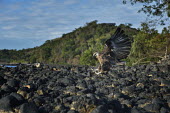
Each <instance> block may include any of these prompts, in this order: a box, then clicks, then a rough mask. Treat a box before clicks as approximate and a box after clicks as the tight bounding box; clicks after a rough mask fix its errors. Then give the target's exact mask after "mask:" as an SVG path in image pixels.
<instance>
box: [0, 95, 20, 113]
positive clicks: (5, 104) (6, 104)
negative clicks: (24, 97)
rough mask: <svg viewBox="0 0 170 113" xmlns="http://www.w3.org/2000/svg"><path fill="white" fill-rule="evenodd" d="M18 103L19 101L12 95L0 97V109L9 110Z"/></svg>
mask: <svg viewBox="0 0 170 113" xmlns="http://www.w3.org/2000/svg"><path fill="white" fill-rule="evenodd" d="M18 103H19V101H18V100H17V99H16V98H15V97H14V96H11V95H9V96H6V97H3V98H1V99H0V110H6V111H11V110H12V108H13V107H15V106H17V105H18Z"/></svg>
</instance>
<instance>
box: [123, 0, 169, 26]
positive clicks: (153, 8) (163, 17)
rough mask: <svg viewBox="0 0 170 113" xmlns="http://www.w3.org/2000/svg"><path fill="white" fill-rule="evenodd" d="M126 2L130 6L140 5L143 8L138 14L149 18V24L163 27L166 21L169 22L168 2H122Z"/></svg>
mask: <svg viewBox="0 0 170 113" xmlns="http://www.w3.org/2000/svg"><path fill="white" fill-rule="evenodd" d="M127 2H130V3H131V4H132V5H135V4H137V3H140V4H142V6H143V7H142V8H141V9H140V10H139V11H138V12H144V13H145V14H147V15H148V16H150V17H151V18H150V21H149V22H150V23H157V24H160V25H164V24H165V22H166V21H169V20H170V0H123V3H124V4H126V3H127ZM153 17H157V18H156V19H155V18H153ZM169 24H170V23H169Z"/></svg>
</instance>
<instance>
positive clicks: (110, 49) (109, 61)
mask: <svg viewBox="0 0 170 113" xmlns="http://www.w3.org/2000/svg"><path fill="white" fill-rule="evenodd" d="M130 49H131V40H130V39H129V37H128V36H127V35H126V34H125V33H124V30H122V29H121V28H120V27H118V28H117V29H116V31H115V33H114V34H113V35H112V36H111V37H110V38H109V39H107V40H106V41H105V47H104V49H103V51H102V52H100V53H99V52H95V53H94V54H93V56H95V57H96V58H97V60H98V61H99V63H100V66H99V67H98V69H96V70H95V73H96V74H103V73H107V72H108V71H109V70H110V68H111V66H112V65H114V64H116V63H118V62H121V59H125V58H126V57H127V56H128V55H129V53H130Z"/></svg>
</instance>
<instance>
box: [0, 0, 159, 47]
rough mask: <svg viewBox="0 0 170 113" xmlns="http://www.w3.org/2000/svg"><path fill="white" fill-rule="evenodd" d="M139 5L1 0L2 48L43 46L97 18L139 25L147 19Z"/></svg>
mask: <svg viewBox="0 0 170 113" xmlns="http://www.w3.org/2000/svg"><path fill="white" fill-rule="evenodd" d="M139 8H140V5H135V6H131V5H130V4H127V5H123V4H122V0H0V11H1V13H0V49H23V48H25V49H26V48H32V47H35V46H40V45H41V44H43V43H44V42H45V41H46V40H50V39H54V38H58V37H61V36H62V34H64V33H65V34H66V33H68V32H71V31H73V30H75V28H78V27H80V26H84V25H85V24H86V23H87V22H91V21H93V20H98V23H116V24H117V25H119V24H121V23H123V24H124V23H132V25H133V26H132V27H136V28H138V27H139V26H140V24H141V22H142V21H145V19H146V15H144V14H139V13H137V10H138V9H139ZM158 29H159V28H158Z"/></svg>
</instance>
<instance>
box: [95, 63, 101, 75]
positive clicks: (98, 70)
mask: <svg viewBox="0 0 170 113" xmlns="http://www.w3.org/2000/svg"><path fill="white" fill-rule="evenodd" d="M101 69H102V68H101V65H100V66H99V67H98V69H96V70H95V73H96V74H97V75H99V74H101V73H102V72H101Z"/></svg>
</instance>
